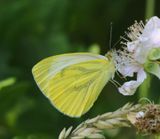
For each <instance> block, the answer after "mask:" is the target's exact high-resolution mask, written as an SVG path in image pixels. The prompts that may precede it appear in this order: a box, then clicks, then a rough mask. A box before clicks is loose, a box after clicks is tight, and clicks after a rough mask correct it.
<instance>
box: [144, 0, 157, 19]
mask: <svg viewBox="0 0 160 139" xmlns="http://www.w3.org/2000/svg"><path fill="white" fill-rule="evenodd" d="M154 9H155V0H146V11H145V19H149V18H150V17H152V16H154Z"/></svg>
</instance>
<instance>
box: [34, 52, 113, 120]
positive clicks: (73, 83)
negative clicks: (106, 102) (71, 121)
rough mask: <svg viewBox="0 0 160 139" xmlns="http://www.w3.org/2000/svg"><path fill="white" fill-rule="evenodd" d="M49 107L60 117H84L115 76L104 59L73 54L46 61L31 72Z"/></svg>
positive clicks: (110, 66) (86, 54)
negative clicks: (58, 112) (51, 106)
mask: <svg viewBox="0 0 160 139" xmlns="http://www.w3.org/2000/svg"><path fill="white" fill-rule="evenodd" d="M32 72H33V75H34V78H35V80H36V82H37V84H38V86H39V88H40V89H41V91H42V92H43V93H44V95H45V96H47V97H48V98H49V100H50V101H51V103H52V104H53V105H54V106H55V107H56V108H57V109H58V110H59V111H61V112H62V113H64V114H66V115H69V116H71V117H79V116H81V115H82V114H84V113H86V112H87V111H88V110H89V109H90V108H91V107H92V105H93V103H94V102H95V100H96V99H97V97H98V95H99V93H100V92H101V91H102V89H103V87H104V86H105V84H106V83H107V82H108V81H109V79H110V78H111V77H112V76H113V74H114V65H113V63H112V62H110V61H108V59H107V58H106V57H103V56H100V55H95V54H90V53H74V54H64V55H59V56H53V57H49V58H47V59H44V60H42V61H40V62H39V63H38V64H37V65H36V66H35V67H34V68H33V70H32Z"/></svg>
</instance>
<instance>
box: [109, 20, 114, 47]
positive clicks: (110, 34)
mask: <svg viewBox="0 0 160 139" xmlns="http://www.w3.org/2000/svg"><path fill="white" fill-rule="evenodd" d="M112 25H113V24H112V22H111V23H110V33H109V49H110V50H111V46H112Z"/></svg>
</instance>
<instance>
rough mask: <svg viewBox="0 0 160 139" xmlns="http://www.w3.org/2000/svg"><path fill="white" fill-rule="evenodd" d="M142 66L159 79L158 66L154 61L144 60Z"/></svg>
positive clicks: (159, 69) (159, 67)
mask: <svg viewBox="0 0 160 139" xmlns="http://www.w3.org/2000/svg"><path fill="white" fill-rule="evenodd" d="M144 68H145V70H146V71H147V72H149V73H151V74H153V75H155V76H157V77H158V78H159V79H160V66H159V64H157V63H154V62H149V61H148V62H146V63H145V65H144Z"/></svg>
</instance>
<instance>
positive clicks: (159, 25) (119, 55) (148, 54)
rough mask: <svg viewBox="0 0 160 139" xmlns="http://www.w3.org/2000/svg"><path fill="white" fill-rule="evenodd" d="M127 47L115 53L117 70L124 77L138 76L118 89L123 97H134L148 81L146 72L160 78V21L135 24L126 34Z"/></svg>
mask: <svg viewBox="0 0 160 139" xmlns="http://www.w3.org/2000/svg"><path fill="white" fill-rule="evenodd" d="M126 34H127V38H128V39H125V40H126V41H125V42H124V44H125V47H124V49H123V50H122V51H117V52H116V53H114V58H115V61H116V68H117V71H118V72H119V73H121V74H122V75H123V76H124V77H133V76H134V75H135V74H136V76H137V78H136V80H131V81H127V82H125V83H124V84H123V85H122V86H121V87H119V88H118V90H119V92H120V93H122V94H123V95H133V94H134V93H135V91H136V89H137V87H138V86H139V85H141V84H142V83H143V81H144V80H145V79H146V77H147V74H146V72H149V73H152V74H154V75H156V76H157V77H158V78H160V66H159V63H158V62H159V61H158V60H159V59H160V19H159V18H158V17H156V16H154V17H152V18H151V19H150V20H149V21H148V22H147V23H146V25H144V24H143V22H140V23H137V22H135V24H134V25H132V26H131V27H130V28H129V31H128V32H127V33H126Z"/></svg>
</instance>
